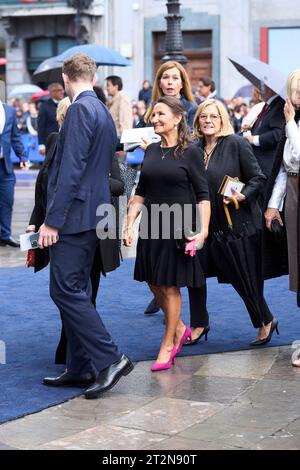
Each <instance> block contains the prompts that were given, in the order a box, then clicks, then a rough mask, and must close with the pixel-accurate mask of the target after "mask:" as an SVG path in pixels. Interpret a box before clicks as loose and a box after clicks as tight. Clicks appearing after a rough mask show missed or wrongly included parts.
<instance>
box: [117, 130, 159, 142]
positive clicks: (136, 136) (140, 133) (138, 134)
mask: <svg viewBox="0 0 300 470" xmlns="http://www.w3.org/2000/svg"><path fill="white" fill-rule="evenodd" d="M142 138H145V139H147V140H151V141H152V142H160V140H161V139H160V137H159V135H157V134H155V132H154V128H153V127H142V128H140V129H139V128H138V129H125V130H124V131H123V132H122V136H121V144H134V143H136V144H142V143H143V140H142Z"/></svg>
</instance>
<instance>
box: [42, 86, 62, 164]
mask: <svg viewBox="0 0 300 470" xmlns="http://www.w3.org/2000/svg"><path fill="white" fill-rule="evenodd" d="M48 90H49V93H50V98H49V99H48V100H47V101H45V102H44V103H43V104H42V105H41V107H40V109H39V114H38V139H39V152H40V154H41V155H45V148H46V142H47V138H48V136H49V135H50V134H51V133H52V132H58V124H57V120H56V111H57V105H58V103H59V102H60V100H62V99H63V97H64V89H63V86H62V85H61V84H60V83H51V85H49V87H48Z"/></svg>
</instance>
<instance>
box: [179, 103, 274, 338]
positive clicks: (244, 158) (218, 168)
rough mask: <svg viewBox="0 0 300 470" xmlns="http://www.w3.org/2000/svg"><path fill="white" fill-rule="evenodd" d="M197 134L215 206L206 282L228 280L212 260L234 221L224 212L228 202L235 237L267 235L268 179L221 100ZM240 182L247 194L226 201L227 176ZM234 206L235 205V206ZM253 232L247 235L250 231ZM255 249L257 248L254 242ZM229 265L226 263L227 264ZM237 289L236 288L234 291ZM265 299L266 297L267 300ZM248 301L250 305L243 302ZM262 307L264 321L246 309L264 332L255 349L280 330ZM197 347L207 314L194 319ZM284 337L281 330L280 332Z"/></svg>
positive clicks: (205, 109)
mask: <svg viewBox="0 0 300 470" xmlns="http://www.w3.org/2000/svg"><path fill="white" fill-rule="evenodd" d="M194 133H195V136H196V137H197V138H198V140H199V142H200V147H201V149H202V151H203V155H204V165H205V169H206V177H207V181H208V187H209V194H210V200H211V219H210V226H209V237H208V241H207V244H206V247H205V248H204V250H203V252H202V255H204V254H206V255H207V258H206V263H203V264H204V265H205V266H204V270H205V271H206V276H207V277H209V276H214V275H216V273H218V277H219V278H220V275H221V278H222V277H223V279H225V280H226V269H225V270H224V272H222V273H220V271H219V269H220V266H218V267H217V268H216V267H215V266H214V262H213V257H212V256H211V251H212V250H211V249H210V242H211V240H212V239H213V236H214V233H216V232H219V231H222V232H223V233H226V232H227V231H228V221H227V218H226V215H225V211H224V202H225V204H227V205H228V208H229V211H230V215H231V218H232V226H233V229H234V233H235V234H236V235H238V236H244V235H245V236H246V235H247V233H250V232H252V233H256V234H258V236H261V233H262V211H261V209H260V207H259V203H258V201H259V197H260V194H261V191H262V188H263V185H264V184H265V182H266V177H265V176H264V175H263V173H262V172H261V169H260V167H259V165H258V163H257V160H256V158H255V156H254V154H253V152H252V149H251V146H250V145H249V144H248V142H247V140H246V139H244V138H243V137H239V136H236V135H234V131H233V128H232V125H231V123H230V120H229V116H228V113H227V111H226V109H225V107H224V105H223V104H222V103H221V102H220V101H218V100H214V99H211V100H207V101H205V102H204V103H202V104H200V106H199V107H198V110H197V112H196V115H195V121H194ZM226 175H228V176H231V177H233V178H235V177H238V178H239V180H240V181H241V182H243V183H245V186H244V188H243V190H242V192H241V193H239V192H236V191H233V192H232V197H231V198H223V196H222V195H220V194H219V193H218V190H219V188H220V185H221V183H222V181H223V178H224V176H226ZM234 200H236V201H237V202H238V203H239V206H240V207H239V210H236V209H235V208H234V205H233V204H230V202H235V201H234ZM229 204H230V205H229ZM245 227H247V231H245ZM249 243H251V241H250V239H249ZM256 259H257V260H258V262H259V260H261V252H260V251H258V252H257V253H256ZM224 265H226V263H224ZM259 282H260V281H259ZM233 287H235V286H233ZM261 292H263V279H261ZM261 295H262V294H261ZM243 300H244V301H245V300H246V301H247V299H245V298H243ZM260 300H261V302H260V305H261V311H260V312H259V317H260V319H258V315H254V312H253V311H252V310H251V308H249V305H248V306H247V304H246V308H247V310H248V313H249V315H250V318H251V321H252V324H253V326H254V328H258V336H257V338H256V339H255V340H254V341H252V342H251V343H250V344H251V345H252V346H260V345H262V344H266V343H267V342H268V341H270V339H271V337H272V334H273V332H274V330H275V329H276V330H277V324H278V322H277V320H276V318H273V315H272V313H271V312H270V310H269V308H268V306H267V304H266V301H265V299H264V298H263V297H262V298H261V299H260ZM191 326H192V328H193V331H192V341H186V345H187V344H195V343H196V342H197V341H198V340H199V339H200V338H201V336H203V334H205V331H206V329H207V328H209V327H208V316H207V310H206V309H203V312H199V314H198V315H194V316H192V317H191ZM277 332H278V330H277Z"/></svg>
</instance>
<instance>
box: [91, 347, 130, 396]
mask: <svg viewBox="0 0 300 470" xmlns="http://www.w3.org/2000/svg"><path fill="white" fill-rule="evenodd" d="M133 368H134V365H133V364H132V362H131V361H130V360H129V359H128V357H126V356H125V355H124V354H123V356H122V357H121V359H120V360H119V361H118V362H114V363H113V364H111V365H110V366H109V367H107V368H106V369H104V370H103V371H102V372H100V374H99V375H98V378H97V380H96V382H95V383H94V385H92V386H91V387H90V388H88V389H87V390H86V391H85V393H84V396H85V398H88V399H89V398H99V396H100V395H102V393H104V392H107V391H108V390H110V389H111V388H113V387H114V386H115V385H116V383H117V382H118V381H119V380H120V378H121V377H122V376H123V375H128V374H129V373H130V372H131V371H132V370H133Z"/></svg>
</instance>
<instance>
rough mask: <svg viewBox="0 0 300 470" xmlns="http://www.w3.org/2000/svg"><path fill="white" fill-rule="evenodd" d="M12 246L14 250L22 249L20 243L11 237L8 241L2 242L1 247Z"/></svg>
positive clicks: (0, 242)
mask: <svg viewBox="0 0 300 470" xmlns="http://www.w3.org/2000/svg"><path fill="white" fill-rule="evenodd" d="M6 245H8V246H12V247H13V248H20V243H19V242H17V241H16V240H14V239H13V238H12V237H9V238H8V239H7V240H0V246H6Z"/></svg>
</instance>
